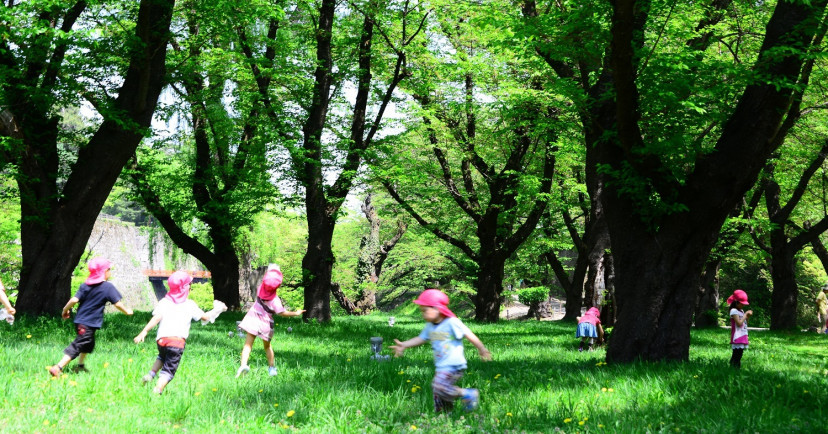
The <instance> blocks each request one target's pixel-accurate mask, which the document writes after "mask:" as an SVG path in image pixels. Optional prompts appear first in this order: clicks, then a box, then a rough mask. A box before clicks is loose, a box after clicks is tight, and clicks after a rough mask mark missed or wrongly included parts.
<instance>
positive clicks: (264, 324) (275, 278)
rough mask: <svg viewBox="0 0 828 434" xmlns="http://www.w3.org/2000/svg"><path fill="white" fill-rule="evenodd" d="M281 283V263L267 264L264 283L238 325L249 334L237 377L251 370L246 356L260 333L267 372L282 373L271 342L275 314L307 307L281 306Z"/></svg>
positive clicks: (280, 314) (245, 341)
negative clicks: (277, 293)
mask: <svg viewBox="0 0 828 434" xmlns="http://www.w3.org/2000/svg"><path fill="white" fill-rule="evenodd" d="M281 285H282V271H281V270H280V269H279V266H278V265H275V264H272V265H270V266H269V267H268V269H267V272H265V275H264V277H263V278H262V283H261V285H259V290H258V293H257V296H256V302H255V303H254V304H253V307H252V308H250V311H248V312H247V314H246V315H245V316H244V319H242V321H241V323H239V328H240V329H242V330H244V331H245V332H247V336H246V338H245V340H244V348H242V353H241V366H239V370H238V371H236V378H238V377H240V376H242V375H244V374H247V373H248V372H250V366H248V365H247V360H248V359H249V358H250V351H251V349H252V348H253V342H254V341H255V340H256V338H257V337H258V338H260V339H261V340H262V344H264V350H265V355H266V356H267V365H268V367H267V373H268V375H270V376H271V377H272V376H274V375H277V374H278V373H279V371H278V370H277V369H276V362H275V360H274V355H273V347H272V346H271V345H270V340H271V339H272V338H273V315H279V316H282V317H292V316H299V315H302V313H303V312H305V311H304V310H297V311H294V312H288V311H286V310H285V308H284V307H283V306H282V301H281V300H280V299H279V297H277V296H276V292H277V291H276V290H277V289H279V286H281Z"/></svg>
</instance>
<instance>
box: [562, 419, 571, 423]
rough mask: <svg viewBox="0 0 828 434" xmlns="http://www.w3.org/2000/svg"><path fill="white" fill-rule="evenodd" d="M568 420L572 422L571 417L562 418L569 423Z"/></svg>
mask: <svg viewBox="0 0 828 434" xmlns="http://www.w3.org/2000/svg"><path fill="white" fill-rule="evenodd" d="M569 422H572V419H571V418H566V419H564V423H569Z"/></svg>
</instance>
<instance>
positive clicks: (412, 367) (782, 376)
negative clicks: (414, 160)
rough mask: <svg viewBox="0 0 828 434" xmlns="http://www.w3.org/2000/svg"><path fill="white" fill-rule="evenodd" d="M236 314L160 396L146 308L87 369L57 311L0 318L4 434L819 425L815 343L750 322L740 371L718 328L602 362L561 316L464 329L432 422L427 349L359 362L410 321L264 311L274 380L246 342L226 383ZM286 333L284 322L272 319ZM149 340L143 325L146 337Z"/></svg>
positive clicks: (814, 428)
mask: <svg viewBox="0 0 828 434" xmlns="http://www.w3.org/2000/svg"><path fill="white" fill-rule="evenodd" d="M239 319H241V314H238V313H228V314H224V315H222V316H221V317H220V318H219V320H218V321H217V322H216V323H215V324H211V325H207V326H201V325H199V324H193V326H192V332H191V336H190V339H189V340H188V344H187V349H186V351H185V353H184V358H183V360H182V363H181V366H180V368H179V371H178V374H177V375H176V377H175V379H174V380H173V382H172V383H170V385H169V386H168V387H167V390H166V391H165V393H164V395H162V396H155V395H153V394H152V393H151V385H147V386H143V385H142V384H141V381H140V378H141V376H142V375H144V374H145V373H146V371H147V369H148V368H149V366H150V364H151V363H152V361H153V360H154V358H155V356H156V348H155V345H154V343H153V342H152V341H151V340H150V339H148V341H149V342H145V343H144V344H140V345H136V344H134V343H132V340H131V339H132V337H133V336H135V335H136V334H137V333H138V332H139V331H140V330H141V328H142V327H143V325H144V324H145V323H146V321H148V320H149V314H147V313H137V314H136V315H135V316H134V317H126V316H123V315H119V314H113V315H108V316H107V318H106V322H105V324H104V328H103V329H102V330H101V331H100V332H99V334H98V336H97V349H96V351H95V353H93V354H92V355H90V356H89V358H88V359H87V367H88V369H89V370H90V372H88V373H72V372H71V371H72V369H71V368H72V366H74V362H73V363H72V364H71V365H69V367H68V368H67V370H66V371H67V373H66V374H65V375H64V376H62V377H61V378H58V379H52V378H51V377H50V375H49V373H48V372H47V371H46V367H47V366H49V365H52V364H54V363H56V362H57V361H58V360H59V359H60V357H61V354H62V350H63V348H64V347H65V346H66V345H67V344H69V342H71V340H72V339H73V337H74V336H73V334H74V330H73V327H72V324H71V321H61V320H57V319H47V318H19V319H18V320H17V322H16V323H15V324H14V325H13V326H8V325H7V324H5V323H3V324H0V346H1V347H2V350H0V388H2V390H3V398H2V399H3V400H2V407H0V408H2V411H0V430H2V431H4V432H35V431H37V432H66V431H92V432H104V431H106V432H158V431H179V430H180V431H189V432H240V431H251V432H261V431H279V430H298V431H301V432H320V433H322V432H326V433H327V432H403V431H406V432H407V431H412V430H422V431H430V432H441V433H442V432H508V431H517V432H523V431H526V432H551V431H556V430H561V431H564V432H584V433H587V432H635V433H637V432H667V431H669V432H701V431H704V432H716V433H720V432H745V431H750V432H782V431H784V432H808V433H811V432H828V412H827V411H826V410H825V407H826V404H828V390H826V387H827V386H828V347H826V344H828V337H826V336H825V335H816V334H804V333H792V334H786V333H772V332H767V331H751V335H750V338H751V347H750V349H749V350H748V351H747V352H746V353H745V356H744V359H743V361H742V366H743V368H742V369H741V370H740V371H736V370H732V369H729V368H728V367H727V362H728V359H729V357H730V350H729V348H728V345H727V339H728V331H727V330H724V329H721V330H709V331H694V332H693V344H692V348H691V352H690V354H691V357H690V361H689V362H686V363H636V364H630V365H617V366H613V365H605V364H604V363H603V362H602V360H603V359H604V355H605V354H604V350H602V349H598V350H596V351H593V352H584V353H579V352H578V351H576V348H577V340H576V339H575V338H574V334H575V327H574V325H572V324H563V323H556V322H534V321H532V322H514V321H510V322H503V323H500V324H493V325H492V324H474V323H472V322H467V324H468V325H469V326H470V327H471V328H472V329H473V330H474V331H475V333H476V334H477V335H478V336H479V337H480V338H481V339H482V340H483V342H484V343H485V344H486V345H487V346H488V347H489V349H490V350H491V351H492V353H493V355H494V361H492V362H488V363H486V362H482V361H481V360H480V358H479V357H478V356H477V354H476V351H475V350H474V348H473V347H472V346H471V345H467V348H466V355H467V358H468V359H469V370H468V372H467V373H466V376H465V377H464V378H463V379H462V380H461V385H462V386H467V387H477V388H479V389H480V392H481V407H480V409H479V410H478V411H476V412H473V413H464V412H463V411H462V410H459V409H458V410H455V412H453V413H451V414H448V415H442V416H437V415H435V414H434V413H433V410H432V400H431V390H430V381H431V378H432V375H433V373H434V367H433V362H432V356H431V350H430V348H429V347H428V346H423V347H420V348H416V349H410V350H408V351H406V354H405V357H403V358H399V359H392V360H390V361H386V362H377V361H374V360H371V359H369V355H370V346H369V341H368V339H369V337H371V336H382V337H383V338H385V343H384V346H383V348H384V351H383V352H384V353H385V354H389V353H390V350H389V349H388V345H389V344H390V342H392V339H394V338H399V339H406V338H410V337H412V336H414V335H416V334H418V333H419V331H420V329H421V328H422V326H423V322H422V320H421V319H420V318H418V317H415V316H410V317H397V324H396V325H395V326H394V327H393V328H392V327H389V326H388V325H387V323H386V317H385V316H382V315H374V316H368V317H362V318H335V319H334V321H333V322H332V323H330V324H303V323H302V322H300V321H298V320H287V319H283V318H280V319H278V320H277V323H278V326H277V327H276V335H275V337H274V340H273V344H274V350H275V351H276V363H277V366H278V367H279V375H278V376H276V377H268V375H267V370H266V361H265V357H264V352H263V351H262V348H261V344H260V343H259V342H258V341H257V343H256V346H255V347H254V351H253V355H252V356H251V360H250V364H251V368H252V370H251V372H250V373H249V374H248V375H247V376H246V377H243V378H240V379H236V378H234V377H235V372H236V368H237V367H238V363H239V355H240V352H241V347H242V343H243V341H242V339H239V338H237V337H232V338H231V337H228V332H230V331H234V330H235V321H236V320H239ZM288 326H290V327H292V329H293V332H292V333H288V332H287V327H288ZM151 337H154V335H151Z"/></svg>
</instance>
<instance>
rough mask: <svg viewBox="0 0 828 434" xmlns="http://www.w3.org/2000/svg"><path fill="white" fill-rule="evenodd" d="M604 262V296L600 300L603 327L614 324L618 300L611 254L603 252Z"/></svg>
mask: <svg viewBox="0 0 828 434" xmlns="http://www.w3.org/2000/svg"><path fill="white" fill-rule="evenodd" d="M602 262H603V264H604V285H606V286H605V296H604V299H603V300H601V323H602V324H604V327H612V326H614V325H615V321H616V319H617V318H616V317H617V315H616V312H618V302H617V300H616V298H615V268H614V267H613V263H612V255H611V254H609V253H606V252H605V253H604V257H603V259H602Z"/></svg>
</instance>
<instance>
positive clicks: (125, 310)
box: [113, 301, 132, 315]
mask: <svg viewBox="0 0 828 434" xmlns="http://www.w3.org/2000/svg"><path fill="white" fill-rule="evenodd" d="M113 306H115V308H116V309H118V310H120V311H121V312H123V313H125V314H127V315H132V309H130V308H128V307H126V306H124V304H123V303H121V302H120V301H119V302H117V303H115V304H114V305H113Z"/></svg>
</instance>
